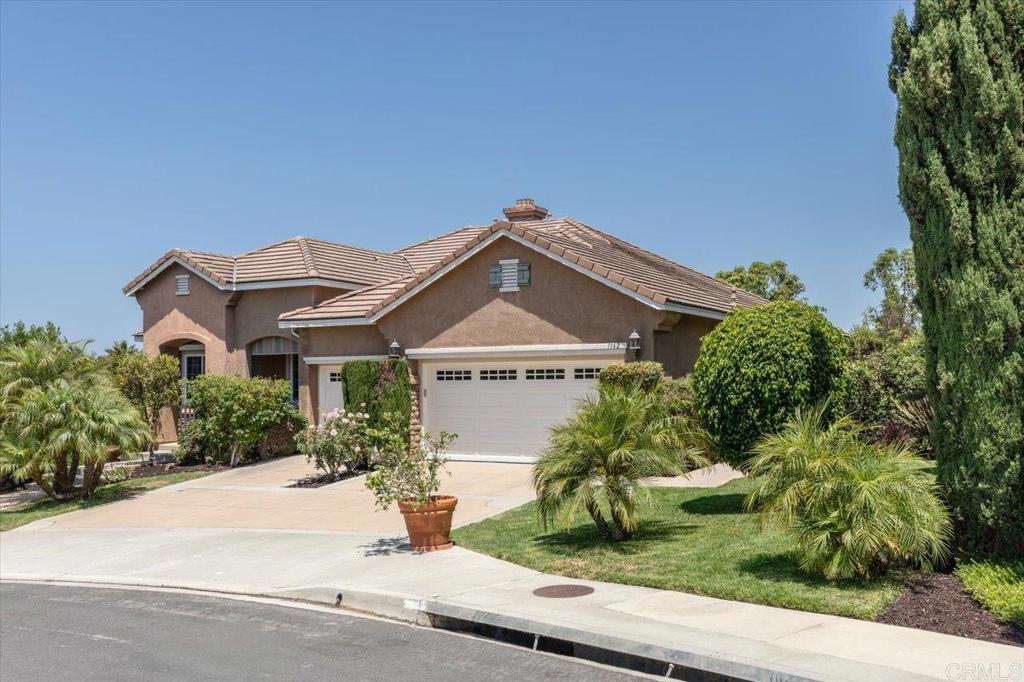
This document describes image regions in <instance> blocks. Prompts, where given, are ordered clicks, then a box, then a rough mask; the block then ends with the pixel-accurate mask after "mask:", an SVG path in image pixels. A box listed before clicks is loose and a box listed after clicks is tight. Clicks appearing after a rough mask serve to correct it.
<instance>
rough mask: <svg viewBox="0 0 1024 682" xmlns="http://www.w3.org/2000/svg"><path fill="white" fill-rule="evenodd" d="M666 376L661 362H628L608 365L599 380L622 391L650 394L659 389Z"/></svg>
mask: <svg viewBox="0 0 1024 682" xmlns="http://www.w3.org/2000/svg"><path fill="white" fill-rule="evenodd" d="M664 376H665V368H664V367H662V366H661V363H660V362H648V361H644V362H626V363H619V364H615V365H608V366H607V367H605V368H603V369H602V370H601V373H600V374H599V375H598V377H597V380H598V381H599V382H601V384H603V385H605V386H615V387H617V388H622V389H626V390H629V389H637V388H638V389H640V390H642V391H644V392H645V393H650V392H651V391H653V390H654V389H656V388H657V387H658V384H660V383H661V380H662V379H663V378H664Z"/></svg>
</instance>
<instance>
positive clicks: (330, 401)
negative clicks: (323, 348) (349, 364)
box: [317, 365, 345, 420]
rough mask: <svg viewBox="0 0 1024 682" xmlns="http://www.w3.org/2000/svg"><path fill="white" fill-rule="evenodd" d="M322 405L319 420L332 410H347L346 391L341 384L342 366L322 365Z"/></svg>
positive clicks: (320, 380) (319, 408) (318, 411)
mask: <svg viewBox="0 0 1024 682" xmlns="http://www.w3.org/2000/svg"><path fill="white" fill-rule="evenodd" d="M319 386H320V401H319V402H320V405H319V407H318V409H317V418H318V420H319V418H320V417H322V416H323V415H325V414H327V413H328V412H330V411H331V410H341V409H344V408H345V391H344V387H343V386H342V383H341V365H320V379H319Z"/></svg>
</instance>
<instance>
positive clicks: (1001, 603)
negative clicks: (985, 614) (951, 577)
mask: <svg viewBox="0 0 1024 682" xmlns="http://www.w3.org/2000/svg"><path fill="white" fill-rule="evenodd" d="M956 574H957V575H958V576H959V577H960V579H961V580H963V581H964V590H966V591H967V593H968V594H970V595H971V596H972V597H974V598H975V599H976V600H977V601H978V602H979V603H980V604H981V605H982V606H984V607H985V608H986V609H988V610H989V611H991V612H992V614H993V615H995V617H996V618H998V619H999V620H1002V621H1006V622H1007V623H1015V624H1016V625H1020V626H1024V560H1018V561H998V560H987V561H971V562H967V563H963V564H960V565H959V566H957V569H956Z"/></svg>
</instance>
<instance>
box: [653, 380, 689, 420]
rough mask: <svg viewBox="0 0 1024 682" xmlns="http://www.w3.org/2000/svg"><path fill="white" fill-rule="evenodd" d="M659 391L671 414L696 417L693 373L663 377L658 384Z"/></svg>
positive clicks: (666, 408)
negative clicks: (674, 377) (672, 377)
mask: <svg viewBox="0 0 1024 682" xmlns="http://www.w3.org/2000/svg"><path fill="white" fill-rule="evenodd" d="M658 392H659V394H660V395H661V401H662V403H663V404H664V406H665V410H666V411H667V412H668V413H669V414H671V415H674V416H680V417H687V418H694V419H696V417H697V404H696V403H695V402H694V399H693V375H692V374H687V375H686V376H685V377H679V378H678V379H668V378H665V379H663V380H662V382H661V383H660V384H659V385H658Z"/></svg>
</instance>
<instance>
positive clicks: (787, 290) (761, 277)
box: [715, 260, 807, 301]
mask: <svg viewBox="0 0 1024 682" xmlns="http://www.w3.org/2000/svg"><path fill="white" fill-rule="evenodd" d="M715 279H719V280H722V281H723V282H727V283H729V284H732V285H733V286H735V287H738V288H740V289H743V290H745V291H749V292H750V293H752V294H757V295H758V296H760V297H761V298H764V299H767V300H769V301H795V300H796V299H797V297H798V296H800V294H802V293H804V291H806V290H807V287H805V286H804V285H803V283H802V282H801V281H800V278H799V277H797V276H796V275H795V274H793V273H792V272H790V271H789V266H787V265H786V263H785V262H784V261H781V260H773V261H772V262H771V263H764V262H762V261H759V260H756V261H754V262H753V263H751V264H750V267H748V268H745V267H743V266H742V265H737V266H736V267H735V268H733V269H732V270H728V271H726V270H722V271H720V272H717V273H715Z"/></svg>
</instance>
